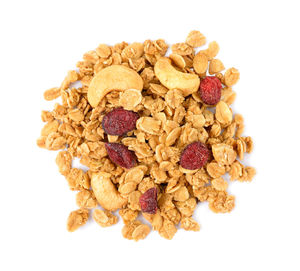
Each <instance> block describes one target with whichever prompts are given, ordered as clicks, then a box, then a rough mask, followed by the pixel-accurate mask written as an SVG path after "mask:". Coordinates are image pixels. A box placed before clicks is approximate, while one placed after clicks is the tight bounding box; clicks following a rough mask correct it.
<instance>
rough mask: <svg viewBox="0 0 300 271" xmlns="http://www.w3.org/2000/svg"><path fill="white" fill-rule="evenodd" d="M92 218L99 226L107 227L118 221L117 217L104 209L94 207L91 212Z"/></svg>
mask: <svg viewBox="0 0 300 271" xmlns="http://www.w3.org/2000/svg"><path fill="white" fill-rule="evenodd" d="M93 219H94V220H95V221H96V222H97V224H98V225H99V226H101V227H109V226H112V225H114V224H116V223H117V222H118V217H117V216H115V215H113V214H112V213H111V212H109V211H106V210H104V211H103V210H100V209H96V210H95V211H94V212H93Z"/></svg>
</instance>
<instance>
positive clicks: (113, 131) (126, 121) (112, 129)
mask: <svg viewBox="0 0 300 271" xmlns="http://www.w3.org/2000/svg"><path fill="white" fill-rule="evenodd" d="M138 119H139V115H138V114H137V113H135V112H133V111H128V110H125V109H123V108H122V107H119V108H116V109H114V110H112V111H110V112H109V113H107V114H106V115H105V116H104V118H103V120H102V127H103V129H104V131H105V133H107V134H109V135H118V136H121V135H124V134H126V133H128V132H130V131H132V130H134V129H135V123H136V121H137V120H138Z"/></svg>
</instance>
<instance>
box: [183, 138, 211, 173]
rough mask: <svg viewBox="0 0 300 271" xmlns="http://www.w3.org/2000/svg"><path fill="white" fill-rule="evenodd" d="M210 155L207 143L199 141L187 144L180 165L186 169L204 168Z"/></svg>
mask: <svg viewBox="0 0 300 271" xmlns="http://www.w3.org/2000/svg"><path fill="white" fill-rule="evenodd" d="M209 156H210V151H209V150H208V148H207V147H206V145H205V144H203V143H201V142H199V141H197V142H194V143H191V144H189V145H187V146H186V148H185V149H184V150H183V151H182V153H181V157H180V165H181V166H182V167H183V168H185V169H190V170H194V169H198V168H202V167H203V166H204V165H205V164H206V162H207V160H208V158H209Z"/></svg>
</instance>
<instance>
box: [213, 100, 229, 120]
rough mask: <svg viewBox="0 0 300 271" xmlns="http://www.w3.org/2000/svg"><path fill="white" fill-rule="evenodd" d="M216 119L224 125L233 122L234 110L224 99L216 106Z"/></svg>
mask: <svg viewBox="0 0 300 271" xmlns="http://www.w3.org/2000/svg"><path fill="white" fill-rule="evenodd" d="M216 119H217V120H218V121H219V122H220V123H221V124H223V125H228V124H230V123H231V122H232V112H231V110H230V108H229V106H228V105H227V104H226V103H225V102H223V101H220V102H219V103H218V104H217V106H216Z"/></svg>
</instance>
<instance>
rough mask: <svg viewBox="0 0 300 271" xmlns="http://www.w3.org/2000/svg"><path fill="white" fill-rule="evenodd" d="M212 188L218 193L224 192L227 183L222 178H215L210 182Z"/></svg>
mask: <svg viewBox="0 0 300 271" xmlns="http://www.w3.org/2000/svg"><path fill="white" fill-rule="evenodd" d="M211 184H212V187H214V188H215V189H217V190H219V191H226V189H227V187H228V183H227V182H226V181H225V180H224V179H223V178H222V177H219V178H216V179H213V180H212V181H211Z"/></svg>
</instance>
